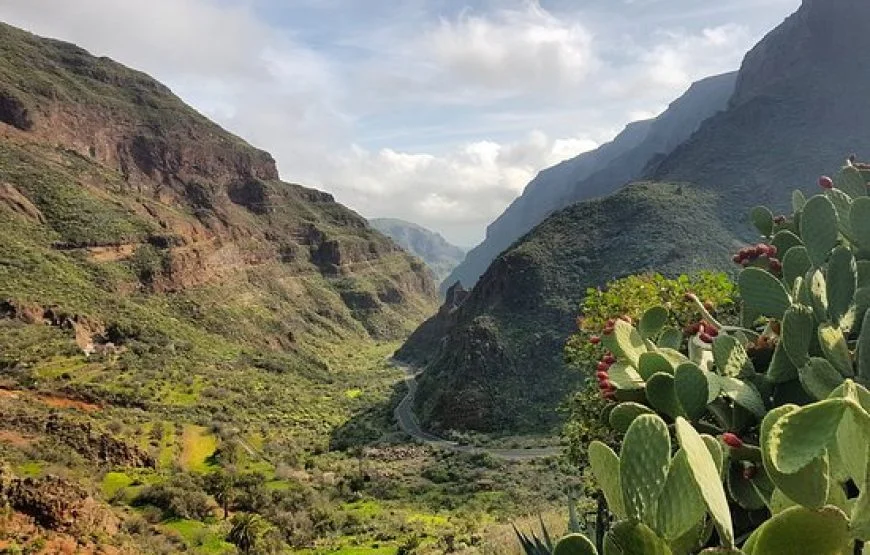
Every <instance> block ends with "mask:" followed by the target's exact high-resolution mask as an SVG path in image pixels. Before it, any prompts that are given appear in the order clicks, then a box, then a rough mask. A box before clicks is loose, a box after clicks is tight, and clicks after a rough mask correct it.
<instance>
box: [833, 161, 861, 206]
mask: <svg viewBox="0 0 870 555" xmlns="http://www.w3.org/2000/svg"><path fill="white" fill-rule="evenodd" d="M834 186H835V187H836V188H837V189H839V190H841V191H843V192H844V193H846V194H847V195H849V197H851V198H853V199H860V198H864V197H866V196H867V180H866V179H864V176H862V175H861V171H860V170H859V169H858V168H856V167H854V166H846V167H844V168H843V169H842V170H840V171H839V172H838V173H837V175H835V176H834Z"/></svg>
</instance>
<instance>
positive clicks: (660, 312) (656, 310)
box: [638, 306, 668, 339]
mask: <svg viewBox="0 0 870 555" xmlns="http://www.w3.org/2000/svg"><path fill="white" fill-rule="evenodd" d="M667 322H668V309H666V308H665V307H663V306H654V307H652V308H650V309H649V310H647V311H646V312H644V313H643V316H642V317H641V319H640V323H639V324H638V331H639V332H640V335H641V336H642V337H644V338H647V339H653V338H655V337H656V336H658V334H659V333H660V332H661V331H662V328H663V327H664V326H665V324H666V323H667Z"/></svg>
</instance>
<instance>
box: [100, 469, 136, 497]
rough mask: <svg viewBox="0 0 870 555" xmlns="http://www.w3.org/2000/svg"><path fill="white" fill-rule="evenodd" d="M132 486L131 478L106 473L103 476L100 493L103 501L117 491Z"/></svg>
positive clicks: (124, 475) (121, 474)
mask: <svg viewBox="0 0 870 555" xmlns="http://www.w3.org/2000/svg"><path fill="white" fill-rule="evenodd" d="M132 484H133V478H131V477H130V476H128V475H126V474H124V473H123V472H107V473H106V475H105V476H103V483H102V493H103V497H104V498H105V499H110V498H111V497H112V496H113V495H115V494H116V493H118V491H120V490H122V489H124V488H126V487H129V486H131V485H132Z"/></svg>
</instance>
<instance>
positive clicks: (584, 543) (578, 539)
mask: <svg viewBox="0 0 870 555" xmlns="http://www.w3.org/2000/svg"><path fill="white" fill-rule="evenodd" d="M553 555H598V550H597V549H595V545H593V544H592V542H591V541H589V538H587V537H586V536H584V535H583V534H568V535H567V536H565V537H563V538H562V539H560V540H559V543H557V544H556V547H555V548H554V549H553Z"/></svg>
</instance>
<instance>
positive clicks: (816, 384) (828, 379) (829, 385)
mask: <svg viewBox="0 0 870 555" xmlns="http://www.w3.org/2000/svg"><path fill="white" fill-rule="evenodd" d="M798 372H799V374H800V380H801V385H803V386H804V389H805V390H806V392H807V393H809V394H810V395H812V396H813V397H815V398H816V399H818V400H819V401H821V400H822V399H827V398H828V396H829V395H830V394H831V392H832V391H834V390H835V389H837V386H839V385H840V384H842V383H843V380H844V379H845V378H844V377H843V375H842V374H840V372H838V371H837V369H836V368H834V366H833V365H832V364H831V363H830V362H828V361H827V360H825V359H823V358H817V357H813V358H810V360H809V362H807V364H806V365H805V366H803V367H802V368H801V369H800V370H798Z"/></svg>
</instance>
